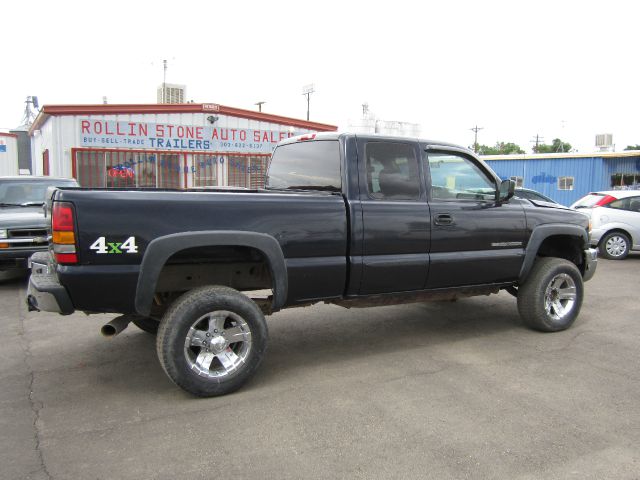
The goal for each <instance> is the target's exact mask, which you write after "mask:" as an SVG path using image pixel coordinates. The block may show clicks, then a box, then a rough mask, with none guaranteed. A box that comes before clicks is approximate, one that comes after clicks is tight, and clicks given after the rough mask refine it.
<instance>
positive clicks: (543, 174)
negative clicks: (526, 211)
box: [481, 150, 640, 205]
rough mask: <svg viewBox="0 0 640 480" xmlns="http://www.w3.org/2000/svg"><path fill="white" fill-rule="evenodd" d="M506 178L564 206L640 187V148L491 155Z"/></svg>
mask: <svg viewBox="0 0 640 480" xmlns="http://www.w3.org/2000/svg"><path fill="white" fill-rule="evenodd" d="M481 158H482V159H483V160H484V161H485V162H487V163H488V164H489V166H490V167H491V168H492V169H493V170H494V171H495V172H496V173H497V174H498V175H499V176H500V177H501V178H502V179H508V178H511V179H512V180H515V182H516V185H517V186H518V187H524V188H531V189H533V190H537V191H539V192H541V193H543V194H545V195H546V196H548V197H550V198H552V199H553V200H555V201H556V202H558V203H561V204H563V205H571V204H572V203H573V202H575V201H576V200H578V199H579V198H581V197H582V196H584V195H586V194H587V193H589V192H593V191H598V190H628V189H634V190H638V189H640V151H637V150H631V151H625V152H598V153H547V154H521V155H491V156H489V155H487V156H483V157H481Z"/></svg>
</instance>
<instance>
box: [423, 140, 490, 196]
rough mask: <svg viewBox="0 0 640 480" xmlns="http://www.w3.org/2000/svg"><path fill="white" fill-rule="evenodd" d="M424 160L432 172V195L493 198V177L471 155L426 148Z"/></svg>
mask: <svg viewBox="0 0 640 480" xmlns="http://www.w3.org/2000/svg"><path fill="white" fill-rule="evenodd" d="M423 160H424V163H425V166H428V168H429V172H430V173H431V199H434V200H494V199H495V195H496V184H495V183H494V181H493V179H491V178H489V177H488V176H487V175H486V174H485V172H483V171H482V170H481V169H480V168H479V167H478V166H477V165H476V164H475V163H474V162H473V161H472V160H471V159H470V158H468V157H465V156H463V155H458V154H456V153H450V152H429V153H426V152H425V154H424V158H423Z"/></svg>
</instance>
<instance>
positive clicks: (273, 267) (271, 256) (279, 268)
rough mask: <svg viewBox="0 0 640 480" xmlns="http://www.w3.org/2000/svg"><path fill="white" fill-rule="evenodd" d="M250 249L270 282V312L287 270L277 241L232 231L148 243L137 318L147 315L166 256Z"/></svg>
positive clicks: (281, 294)
mask: <svg viewBox="0 0 640 480" xmlns="http://www.w3.org/2000/svg"><path fill="white" fill-rule="evenodd" d="M223 245H225V246H238V247H251V248H255V249H257V250H259V251H261V252H262V254H263V255H264V256H265V258H266V259H267V262H268V264H269V270H270V272H271V278H272V280H273V310H274V311H275V310H279V309H280V308H281V307H282V306H283V305H284V303H285V301H286V298H287V290H288V279H287V268H286V264H285V261H284V255H283V253H282V249H281V248H280V244H279V243H278V241H277V240H276V239H275V238H273V237H272V236H270V235H267V234H264V233H256V232H243V231H235V230H218V231H201V232H182V233H174V234H171V235H166V236H163V237H158V238H155V239H154V240H152V241H151V242H150V243H149V245H148V246H147V249H146V251H145V253H144V257H143V258H142V263H141V264H140V274H139V275H138V284H137V286H136V298H135V308H136V311H137V312H138V313H139V314H140V315H144V316H148V315H149V314H150V313H151V304H152V301H153V295H154V294H155V288H156V285H157V283H158V278H159V276H160V272H161V271H162V269H163V268H164V265H165V263H167V260H168V259H169V257H171V256H172V255H173V254H174V253H176V252H179V251H180V250H185V249H187V248H195V247H207V246H223Z"/></svg>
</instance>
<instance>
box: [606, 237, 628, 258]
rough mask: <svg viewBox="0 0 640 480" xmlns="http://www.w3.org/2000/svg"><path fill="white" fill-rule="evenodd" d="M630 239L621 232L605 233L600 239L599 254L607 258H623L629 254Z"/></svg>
mask: <svg viewBox="0 0 640 480" xmlns="http://www.w3.org/2000/svg"><path fill="white" fill-rule="evenodd" d="M630 245H631V240H629V237H628V236H627V235H626V234H624V233H622V232H610V233H607V234H606V235H605V236H604V237H602V240H600V244H599V250H600V254H601V255H602V256H603V257H604V258H607V259H609V260H623V259H625V258H626V257H627V255H629V248H630Z"/></svg>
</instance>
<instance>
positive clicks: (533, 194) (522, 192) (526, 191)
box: [515, 188, 559, 205]
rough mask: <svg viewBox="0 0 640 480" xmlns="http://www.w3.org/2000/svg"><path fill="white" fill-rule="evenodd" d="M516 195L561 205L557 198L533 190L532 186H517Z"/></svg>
mask: <svg viewBox="0 0 640 480" xmlns="http://www.w3.org/2000/svg"><path fill="white" fill-rule="evenodd" d="M515 196H516V197H518V198H526V199H527V200H538V201H540V202H549V203H555V204H557V205H559V203H558V202H556V201H555V200H552V199H551V198H549V197H547V196H546V195H543V194H541V193H540V192H537V191H536V190H531V189H530V188H516V191H515Z"/></svg>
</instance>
